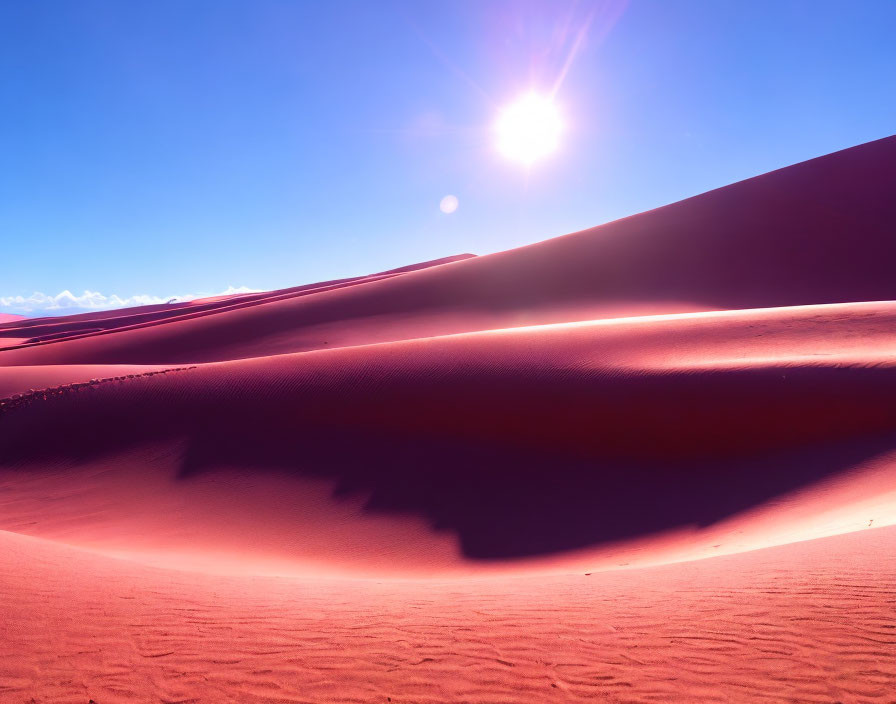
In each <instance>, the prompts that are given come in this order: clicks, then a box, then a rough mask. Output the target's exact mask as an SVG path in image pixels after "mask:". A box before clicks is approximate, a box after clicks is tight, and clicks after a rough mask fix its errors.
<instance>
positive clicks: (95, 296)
mask: <svg viewBox="0 0 896 704" xmlns="http://www.w3.org/2000/svg"><path fill="white" fill-rule="evenodd" d="M258 290H259V289H256V288H248V287H246V286H239V287H234V286H230V287H228V289H227V290H226V291H221V292H219V293H188V294H185V295H178V296H166V297H160V296H150V295H147V294H140V295H137V296H128V297H125V298H122V297H121V296H119V295H117V294H114V293H113V294H112V295H111V296H106V295H104V294H102V293H100V292H99V291H84V293H82V294H81V295H80V296H76V295H75V294H73V293H72V292H71V291H62V292H60V293H57V294H56V295H55V296H48V295H47V294H45V293H40V292H39V291H35V292H34V293H32V294H31V295H30V296H0V313H18V314H20V315H28V314H32V315H33V314H34V313H49V314H51V315H58V314H59V313H62V312H66V313H69V312H83V311H89V310H109V309H110V308H130V307H132V306H149V305H157V304H159V303H168V302H170V301H191V300H193V299H194V298H208V297H210V296H230V295H233V294H237V293H256V292H257V291H258Z"/></svg>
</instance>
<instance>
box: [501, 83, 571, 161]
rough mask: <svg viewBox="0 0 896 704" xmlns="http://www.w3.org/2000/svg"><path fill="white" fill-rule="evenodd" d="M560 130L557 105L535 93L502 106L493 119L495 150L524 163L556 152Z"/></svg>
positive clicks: (561, 123)
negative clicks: (495, 138)
mask: <svg viewBox="0 0 896 704" xmlns="http://www.w3.org/2000/svg"><path fill="white" fill-rule="evenodd" d="M562 133H563V120H562V119H561V117H560V113H559V112H558V110H557V108H556V106H555V105H554V104H553V102H551V100H550V99H549V98H546V97H544V96H542V95H538V94H537V93H529V94H527V95H524V96H523V97H522V98H520V99H519V100H517V101H516V102H515V103H513V104H511V105H509V106H508V107H506V108H504V110H502V111H501V113H500V114H499V115H498V119H497V121H496V122H495V134H496V136H497V147H498V151H499V152H500V153H501V154H502V155H504V156H505V157H507V158H508V159H511V160H512V161H516V162H519V163H521V164H524V165H526V166H531V165H532V164H534V163H535V162H536V161H540V160H541V159H544V158H545V157H547V156H550V155H551V154H552V153H553V152H555V151H556V150H557V147H558V146H559V145H560V136H561V134H562Z"/></svg>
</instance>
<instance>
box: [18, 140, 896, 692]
mask: <svg viewBox="0 0 896 704" xmlns="http://www.w3.org/2000/svg"><path fill="white" fill-rule="evenodd" d="M894 232H896V138H888V139H885V140H880V141H878V142H873V143H870V144H866V145H862V146H859V147H856V148H854V149H850V150H845V151H843V152H838V153H836V154H832V155H828V156H826V157H822V158H820V159H815V160H812V161H809V162H805V163H803V164H798V165H796V166H792V167H789V168H786V169H782V170H779V171H776V172H773V173H770V174H765V175H763V176H759V177H757V178H755V179H750V180H748V181H744V182H741V183H737V184H733V185H731V186H728V187H726V188H722V189H718V190H716V191H712V192H710V193H706V194H703V195H700V196H697V197H695V198H691V199H688V200H685V201H682V202H680V203H675V204H673V205H669V206H665V207H663V208H659V209H657V210H654V211H650V212H647V213H642V214H640V215H636V216H633V217H630V218H626V219H624V220H620V221H617V222H613V223H609V224H607V225H602V226H600V227H597V228H594V229H592V230H587V231H583V232H579V233H575V234H572V235H567V236H565V237H559V238H555V239H552V240H547V241H545V242H542V243H539V244H535V245H531V246H528V247H522V248H520V249H516V250H511V251H508V252H502V253H498V254H492V255H487V256H481V257H472V256H471V255H459V256H457V257H449V258H447V259H445V260H436V261H433V262H424V263H422V264H418V265H412V266H409V267H403V268H400V269H394V270H390V271H386V272H380V273H378V274H372V275H370V276H362V277H355V278H349V279H341V280H337V281H327V282H321V283H317V284H310V285H305V286H297V287H294V288H290V289H283V290H279V291H272V292H263V293H253V294H240V295H237V296H228V297H215V298H212V299H205V300H199V301H192V302H190V303H175V304H171V305H169V306H147V307H143V308H136V309H129V310H121V311H114V312H103V313H88V314H84V315H78V316H69V317H65V318H58V319H54V318H42V319H28V320H11V321H6V322H2V323H0V348H2V349H0V544H2V546H3V547H2V550H0V561H2V564H3V570H2V583H3V588H2V590H0V594H2V597H0V598H2V602H0V621H5V623H6V624H7V625H6V627H5V630H4V638H3V639H2V642H0V652H2V654H3V655H4V656H7V657H6V662H7V663H8V664H6V665H2V666H0V667H2V668H5V671H0V675H3V676H0V683H2V684H0V699H2V697H8V698H9V700H10V701H30V698H31V697H33V698H34V700H35V701H81V700H79V699H78V698H77V697H81V698H82V699H83V701H85V702H86V701H87V700H88V699H90V698H92V699H94V700H95V701H96V702H97V704H103V703H104V702H107V701H192V700H198V701H210V702H212V701H215V702H216V701H240V702H244V701H258V702H269V701H323V700H334V701H387V700H388V699H387V698H388V697H391V698H392V701H396V702H399V701H406V702H424V701H434V702H438V701H471V702H473V701H477V702H478V701H508V702H519V701H552V700H557V701H575V700H578V699H586V698H601V697H603V698H604V700H606V701H703V700H706V701H760V700H763V699H765V700H771V701H781V700H790V701H819V702H826V701H843V702H846V701H889V700H890V699H892V696H891V693H892V692H893V691H896V669H894V667H893V665H892V663H894V662H896V640H894V637H893V634H892V630H891V629H892V628H893V625H894V623H896V622H894V620H893V615H892V599H893V595H892V589H891V583H892V581H893V577H894V576H896V574H894V569H896V565H894V562H893V558H892V557H891V555H892V553H893V550H892V548H893V539H894V538H893V536H894V533H893V530H894V528H892V527H887V526H890V525H892V524H896V405H894V403H893V399H894V398H896V279H894V277H893V276H892V271H891V270H892V262H893V261H896V256H894V255H896V238H894V237H893V234H894ZM709 558H711V559H709ZM586 573H588V575H589V576H586ZM72 609H73V610H75V611H77V612H79V613H82V614H89V617H85V618H83V619H79V620H78V621H67V620H66V616H65V613H67V610H72ZM29 623H31V624H39V625H38V626H37V627H36V628H29V626H28V624H29ZM47 633H53V634H55V636H56V640H55V641H54V642H49V641H47V640H46V638H45V637H44V636H45V634H47ZM59 658H64V660H63V661H60V660H59ZM51 660H52V663H51V662H50V661H51ZM59 662H65V663H66V664H59ZM84 695H86V698H85V696H84ZM888 697H889V699H888ZM3 701H6V700H5V699H3Z"/></svg>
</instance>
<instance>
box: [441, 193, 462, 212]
mask: <svg viewBox="0 0 896 704" xmlns="http://www.w3.org/2000/svg"><path fill="white" fill-rule="evenodd" d="M458 205H459V203H458V200H457V196H451V195H448V196H445V197H444V198H442V201H441V202H440V203H439V210H441V211H442V212H443V213H445V214H446V215H451V213H453V212H454V211H455V210H457V206H458Z"/></svg>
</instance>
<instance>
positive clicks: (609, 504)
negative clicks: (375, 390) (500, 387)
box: [181, 428, 896, 560]
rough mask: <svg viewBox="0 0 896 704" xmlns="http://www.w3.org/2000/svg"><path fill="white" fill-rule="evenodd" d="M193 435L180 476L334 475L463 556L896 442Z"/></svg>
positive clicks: (852, 459) (772, 479) (590, 533)
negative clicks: (569, 444) (577, 446)
mask: <svg viewBox="0 0 896 704" xmlns="http://www.w3.org/2000/svg"><path fill="white" fill-rule="evenodd" d="M253 437H255V438H257V439H259V440H260V442H258V443H257V444H253V446H252V447H249V446H247V445H246V444H245V443H244V442H242V441H241V440H240V438H239V437H238V436H237V435H233V436H226V435H223V436H222V435H221V434H219V433H210V434H208V435H205V434H199V435H194V436H192V437H191V438H190V442H189V445H188V449H187V452H186V454H185V456H184V463H183V470H182V473H181V476H182V477H183V478H189V477H192V476H196V475H198V474H201V473H203V472H207V471H214V469H215V468H220V467H222V466H236V467H252V468H256V469H257V470H258V471H272V472H276V473H278V474H281V475H282V474H287V475H296V476H313V477H317V478H324V479H329V480H331V481H334V482H335V483H336V486H335V488H334V492H333V496H334V499H336V500H338V499H339V498H341V497H347V496H362V497H365V499H366V500H365V504H364V509H365V510H366V511H369V512H373V513H383V514H388V513H411V514H414V515H418V516H421V517H423V518H425V519H426V520H428V521H429V522H430V523H431V525H432V526H433V527H434V528H435V529H437V530H444V531H450V532H453V533H455V534H456V535H457V536H458V539H459V542H460V546H461V549H462V551H463V553H464V555H465V556H466V557H468V558H471V559H476V560H503V559H513V558H523V557H533V556H540V555H548V554H551V553H556V552H562V551H566V550H572V549H576V548H584V547H588V546H593V545H597V544H600V543H605V542H610V541H616V540H621V539H626V538H635V537H639V536H644V535H649V534H652V533H658V532H662V531H665V530H668V529H672V528H676V527H681V526H685V525H699V526H707V525H710V524H713V523H715V522H718V521H720V520H722V519H724V518H727V517H729V516H731V515H733V514H736V513H739V512H741V511H744V510H746V509H749V508H750V507H752V506H756V505H759V504H761V503H763V502H765V501H768V500H769V499H772V498H774V497H776V496H779V495H781V494H784V493H787V492H790V491H793V490H795V489H798V488H800V487H802V486H806V485H809V484H812V483H813V482H816V481H818V480H820V479H823V478H825V477H828V476H832V475H835V474H837V473H838V472H841V471H844V470H847V469H849V468H852V467H855V466H856V465H857V464H860V463H861V462H863V461H864V460H867V459H869V458H871V457H873V456H875V455H877V454H880V453H882V452H885V451H887V450H890V449H892V448H893V447H894V446H896V435H892V434H889V435H887V436H877V437H873V438H861V439H853V440H851V441H849V442H839V443H837V444H829V445H824V446H813V447H805V448H800V449H790V450H787V451H783V452H780V451H779V452H775V453H767V454H762V455H757V456H753V457H746V458H729V459H719V458H716V459H713V460H701V461H692V462H681V461H679V462H672V461H670V462H660V461H657V462H644V461H639V462H625V461H620V460H607V459H596V458H584V457H571V456H566V455H564V454H563V453H562V452H558V453H547V452H532V451H527V452H522V451H520V450H519V449H517V448H511V447H506V446H503V447H502V446H499V445H485V444H471V443H469V442H463V441H459V440H458V439H456V438H440V437H438V436H431V437H428V438H421V437H419V436H400V435H392V436H384V435H382V434H379V433H377V434H374V433H360V432H357V431H354V432H351V433H347V432H346V430H345V429H339V428H315V429H314V432H313V433H307V434H305V433H302V434H296V433H295V431H293V433H292V437H288V436H284V435H282V434H281V433H279V432H277V430H276V429H273V430H272V429H270V428H269V429H268V430H267V432H266V433H264V434H262V435H261V436H260V437H259V436H258V435H255V434H253Z"/></svg>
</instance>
